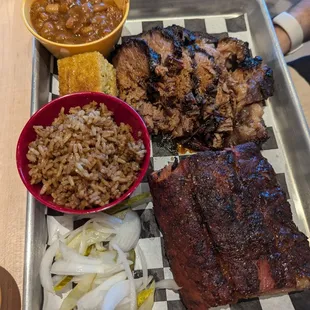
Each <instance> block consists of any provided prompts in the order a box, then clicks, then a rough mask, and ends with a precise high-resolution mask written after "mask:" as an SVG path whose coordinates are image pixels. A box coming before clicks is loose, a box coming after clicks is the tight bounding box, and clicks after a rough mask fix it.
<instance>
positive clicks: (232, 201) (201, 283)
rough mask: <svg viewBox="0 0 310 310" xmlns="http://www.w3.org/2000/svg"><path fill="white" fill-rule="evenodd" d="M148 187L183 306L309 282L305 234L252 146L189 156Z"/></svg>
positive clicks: (202, 306)
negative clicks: (295, 222)
mask: <svg viewBox="0 0 310 310" xmlns="http://www.w3.org/2000/svg"><path fill="white" fill-rule="evenodd" d="M149 184H150V189H151V193H152V196H153V204H154V212H155V215H156V218H157V221H158V223H159V226H160V228H161V231H162V233H163V236H164V241H165V248H166V253H167V256H168V259H169V261H170V263H171V269H172V272H173V275H174V278H175V280H176V282H177V283H178V285H179V286H181V287H182V289H181V290H180V294H181V298H182V300H183V302H184V304H185V306H186V307H187V308H188V309H189V310H191V309H193V310H194V309H195V310H196V309H197V310H200V309H201V310H203V309H208V308H209V307H214V306H219V305H225V304H228V303H236V302H237V301H238V300H239V299H243V298H251V297H255V296H260V295H264V294H268V295H269V294H276V293H279V292H289V291H295V290H301V289H305V288H309V287H310V282H309V279H310V249H309V243H308V240H307V237H306V236H305V235H304V234H302V233H301V232H300V231H298V229H297V227H296V225H295V224H294V223H293V220H292V214H291V210H290V205H289V203H288V202H287V199H286V196H285V193H284V192H283V190H282V189H281V188H280V186H279V184H278V182H277V179H276V175H275V172H274V170H273V169H272V167H271V165H270V164H269V163H268V162H267V160H266V159H265V158H264V157H263V156H262V155H261V154H260V151H259V147H258V146H256V145H255V144H254V143H247V144H243V145H239V146H237V147H233V148H230V149H226V150H224V151H206V152H204V153H198V154H196V155H192V156H190V157H187V158H186V159H185V160H183V161H181V162H180V163H179V164H176V163H174V164H173V165H169V166H167V167H165V168H164V169H162V170H161V171H158V172H154V173H153V174H152V175H151V176H150V177H149Z"/></svg>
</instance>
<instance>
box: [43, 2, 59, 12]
mask: <svg viewBox="0 0 310 310" xmlns="http://www.w3.org/2000/svg"><path fill="white" fill-rule="evenodd" d="M45 10H46V12H47V13H58V12H59V4H58V3H54V4H52V3H50V4H48V5H47V6H46V8H45Z"/></svg>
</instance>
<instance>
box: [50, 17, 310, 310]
mask: <svg viewBox="0 0 310 310" xmlns="http://www.w3.org/2000/svg"><path fill="white" fill-rule="evenodd" d="M172 24H178V25H180V26H184V27H186V28H188V29H190V30H193V31H207V32H208V33H210V34H213V35H215V36H216V37H219V38H220V37H225V36H232V37H237V38H239V39H241V40H244V41H248V42H249V44H250V47H251V49H252V52H253V54H255V47H254V46H253V44H252V40H251V35H250V32H249V31H248V22H247V16H245V15H241V16H236V17H235V18H231V17H229V18H225V17H218V16H217V17H207V18H199V19H182V18H179V19H173V20H167V19H165V20H160V21H157V20H156V21H129V22H127V23H126V25H125V27H124V30H123V33H122V37H128V36H134V35H137V34H139V33H141V32H142V31H145V30H148V29H150V28H152V27H154V26H163V27H166V26H169V25H172ZM57 96H58V77H57V65H56V61H55V60H54V59H52V60H51V84H50V96H49V99H50V100H51V99H54V98H56V97H57ZM264 121H265V124H266V126H267V128H268V133H269V135H270V139H269V140H268V141H267V142H266V143H265V144H264V145H263V150H262V153H263V155H264V156H265V157H266V158H267V159H268V160H269V162H270V163H271V164H272V165H273V167H274V169H275V171H276V173H277V176H278V180H279V182H280V183H281V185H282V188H283V189H284V190H286V192H287V195H288V197H289V198H290V199H289V201H290V203H291V205H292V212H293V215H294V220H295V222H296V223H297V225H298V224H300V225H299V228H300V229H301V230H302V231H305V229H304V227H303V226H302V223H299V221H298V216H297V214H296V211H295V208H294V203H295V204H296V203H298V201H297V200H296V199H295V196H296V195H295V194H294V192H293V190H292V189H293V187H292V186H290V182H289V178H288V174H287V173H286V169H285V159H284V157H283V154H282V151H281V147H280V143H279V140H278V138H277V132H276V128H275V126H274V122H273V117H272V111H271V109H270V107H269V104H268V102H267V105H266V107H265V115H264ZM183 156H188V155H187V154H186V155H181V156H180V154H178V153H177V152H176V151H169V150H168V149H167V148H165V147H163V146H162V145H161V143H160V141H158V140H157V139H156V138H154V139H153V140H152V149H151V163H150V169H149V172H151V171H152V170H153V169H154V170H158V169H161V168H163V167H164V166H165V165H166V164H167V163H168V162H171V161H173V160H174V158H175V157H177V158H180V159H182V158H183ZM148 191H149V187H148V184H147V180H146V178H144V180H143V182H142V183H141V185H140V186H139V188H138V189H137V191H136V192H135V194H139V193H142V192H148ZM136 211H137V212H138V214H139V215H140V217H141V222H142V233H141V239H140V240H139V245H140V247H141V249H142V251H143V253H144V255H145V257H146V260H147V265H148V271H149V274H151V275H153V276H154V278H155V279H156V280H161V279H170V278H172V273H171V271H170V268H169V262H168V260H167V258H166V257H165V254H164V243H163V238H162V235H161V233H160V231H159V229H158V226H157V223H156V220H155V217H154V213H153V205H152V203H148V204H147V205H144V206H140V207H138V208H136ZM47 220H48V230H49V236H50V237H52V236H53V233H54V232H55V230H56V229H57V228H58V229H60V232H61V231H65V230H66V228H64V227H67V228H69V229H72V228H73V227H76V226H77V225H78V224H79V223H77V222H75V221H74V217H72V216H68V215H65V216H63V215H62V214H60V213H57V212H54V211H52V210H48V216H47ZM135 270H136V271H135V275H136V276H139V275H141V264H140V259H139V257H137V262H136V266H135ZM153 309H154V310H181V309H185V308H184V306H183V304H182V302H181V301H180V298H179V295H178V294H177V293H174V292H172V291H168V290H160V291H157V292H156V302H155V305H154V308H153ZM216 309H232V310H274V309H278V310H294V309H296V310H306V309H308V310H309V309H310V292H309V291H306V292H303V293H294V294H289V295H288V294H285V295H282V296H280V297H271V298H265V297H264V298H254V299H251V300H247V301H241V302H239V303H238V304H236V305H231V306H225V307H218V308H216Z"/></svg>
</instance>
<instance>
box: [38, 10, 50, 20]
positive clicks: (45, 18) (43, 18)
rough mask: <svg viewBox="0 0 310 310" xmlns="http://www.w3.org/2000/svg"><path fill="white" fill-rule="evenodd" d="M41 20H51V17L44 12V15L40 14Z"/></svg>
mask: <svg viewBox="0 0 310 310" xmlns="http://www.w3.org/2000/svg"><path fill="white" fill-rule="evenodd" d="M40 18H41V20H42V21H47V20H48V19H49V16H48V14H46V13H44V12H42V13H40Z"/></svg>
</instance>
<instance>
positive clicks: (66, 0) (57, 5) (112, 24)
mask: <svg viewBox="0 0 310 310" xmlns="http://www.w3.org/2000/svg"><path fill="white" fill-rule="evenodd" d="M128 12H129V0H24V1H23V18H24V22H25V24H26V26H27V28H28V29H29V31H30V32H31V33H32V34H33V36H34V37H35V38H36V39H37V40H39V41H40V42H41V43H42V44H43V45H44V46H45V47H46V48H47V49H48V50H49V51H50V52H51V53H52V54H53V55H54V56H55V57H57V58H63V57H68V56H72V55H75V54H80V53H85V52H93V51H99V52H101V53H102V54H103V55H104V56H105V57H107V56H108V55H109V54H110V52H111V51H112V50H113V48H114V46H115V44H116V43H117V42H118V40H119V38H120V36H121V33H122V29H123V26H124V23H125V22H126V19H127V16H128Z"/></svg>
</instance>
